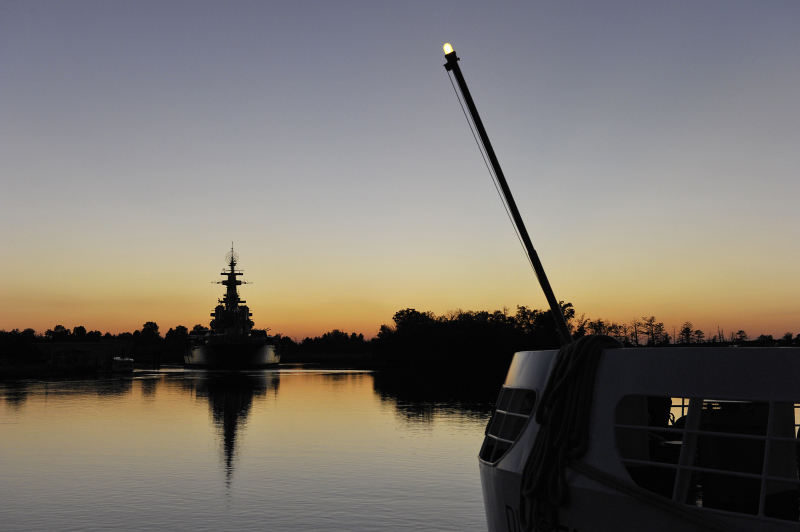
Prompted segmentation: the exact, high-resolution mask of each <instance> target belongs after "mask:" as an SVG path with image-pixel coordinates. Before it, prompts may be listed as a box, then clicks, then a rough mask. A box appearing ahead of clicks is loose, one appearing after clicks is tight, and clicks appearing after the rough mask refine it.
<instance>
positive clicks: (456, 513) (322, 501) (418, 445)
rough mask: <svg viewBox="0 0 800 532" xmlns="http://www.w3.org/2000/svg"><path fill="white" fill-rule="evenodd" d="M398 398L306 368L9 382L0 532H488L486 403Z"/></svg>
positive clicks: (364, 376) (359, 377) (362, 376)
mask: <svg viewBox="0 0 800 532" xmlns="http://www.w3.org/2000/svg"><path fill="white" fill-rule="evenodd" d="M404 389H408V390H414V383H413V382H406V383H397V382H391V381H389V382H387V381H385V377H381V376H380V375H374V374H372V373H369V372H354V371H331V370H324V371H314V370H309V369H281V370H275V371H264V372H253V373H249V374H246V375H243V374H214V373H205V372H189V371H182V370H176V371H162V372H138V371H137V372H136V373H134V375H133V377H132V378H131V377H128V378H124V379H108V380H79V381H70V382H49V383H45V382H11V383H8V382H7V383H0V528H2V530H4V531H6V532H11V531H45V530H47V531H50V530H59V531H66V530H81V531H84V530H103V531H106V530H112V529H124V530H131V531H138V530H142V531H144V530H148V531H149V530H191V531H203V530H213V531H246V530H259V531H263V530H275V531H312V530H321V531H326V532H327V531H338V530H341V531H373V530H374V531H402V530H425V531H428V530H451V531H462V530H475V531H479V530H485V529H486V523H485V518H484V512H483V502H482V498H481V491H480V480H479V478H478V465H477V458H476V456H477V453H478V450H479V448H480V444H481V440H482V438H483V430H484V427H485V424H486V421H487V420H488V416H489V410H488V405H486V404H472V405H464V404H457V403H448V402H428V401H426V400H424V398H422V399H420V398H418V397H416V395H414V394H410V395H406V394H404V393H403V392H402V390H404ZM398 390H399V391H398ZM417 395H418V394H417ZM410 396H414V397H415V398H414V400H409V399H407V398H406V397H410Z"/></svg>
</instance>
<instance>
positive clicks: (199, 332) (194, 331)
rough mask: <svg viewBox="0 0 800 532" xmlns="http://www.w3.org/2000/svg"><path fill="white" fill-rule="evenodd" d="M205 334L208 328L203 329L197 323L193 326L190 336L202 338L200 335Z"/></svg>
mask: <svg viewBox="0 0 800 532" xmlns="http://www.w3.org/2000/svg"><path fill="white" fill-rule="evenodd" d="M207 332H208V327H203V326H202V325H200V324H199V323H198V324H197V325H195V326H194V327H192V332H191V334H192V335H194V336H202V335H204V334H205V333H207Z"/></svg>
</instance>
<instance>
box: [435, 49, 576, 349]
mask: <svg viewBox="0 0 800 532" xmlns="http://www.w3.org/2000/svg"><path fill="white" fill-rule="evenodd" d="M444 53H445V55H444V57H445V59H447V63H445V65H444V68H445V70H447V71H448V72H452V73H453V77H455V78H456V83H457V84H458V88H459V90H460V91H461V98H462V99H463V101H464V103H465V104H466V106H467V109H468V110H469V115H470V116H469V118H471V119H472V124H474V125H475V129H476V130H477V133H478V136H479V137H480V142H479V146H480V145H482V146H483V151H484V152H485V153H486V157H488V159H489V164H491V171H492V172H493V173H494V177H495V179H496V181H497V184H498V185H499V187H500V189H501V190H502V197H503V200H504V201H505V204H506V206H507V208H508V212H509V215H510V216H511V218H512V221H513V222H514V226H515V227H516V230H517V234H518V235H519V238H520V241H521V242H522V245H523V247H524V248H525V252H526V253H527V255H528V259H529V260H530V263H531V266H532V267H533V271H534V272H535V273H536V278H537V279H538V280H539V284H540V285H541V287H542V291H543V292H544V296H545V298H547V302H548V304H549V305H550V313H551V314H552V315H553V318H554V319H555V322H556V326H557V327H558V332H559V334H560V335H561V340H562V342H563V343H565V344H569V343H571V342H572V335H571V334H570V332H569V326H568V325H567V320H566V319H565V318H564V312H563V311H562V309H561V305H559V303H558V300H557V299H556V296H555V294H554V293H553V289H552V287H551V286H550V281H548V280H547V274H546V273H545V272H544V267H543V266H542V262H541V261H540V260H539V255H538V254H537V253H536V250H535V249H533V244H532V243H531V238H530V237H529V236H528V230H527V229H525V223H524V222H523V221H522V216H520V214H519V209H517V204H516V202H515V201H514V196H512V195H511V189H510V188H508V183H507V182H506V178H505V175H503V170H502V168H500V161H498V160H497V155H495V153H494V148H492V143H491V142H490V141H489V135H487V134H486V129H485V128H484V127H483V122H482V121H481V117H480V115H479V114H478V108H477V107H475V102H473V101H472V96H471V95H470V93H469V88H468V87H467V82H466V81H465V80H464V75H463V74H462V73H461V68H460V67H459V66H458V61H459V58H458V56H457V55H456V52H455V50H453V47H452V46H450V43H447V44H445V45H444ZM454 87H455V86H454ZM456 94H458V91H457V92H456ZM465 114H466V113H465ZM476 140H477V139H476Z"/></svg>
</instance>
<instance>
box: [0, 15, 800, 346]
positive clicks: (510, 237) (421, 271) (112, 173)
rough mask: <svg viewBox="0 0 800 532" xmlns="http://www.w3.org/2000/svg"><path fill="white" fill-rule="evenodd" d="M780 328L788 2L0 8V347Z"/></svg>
mask: <svg viewBox="0 0 800 532" xmlns="http://www.w3.org/2000/svg"><path fill="white" fill-rule="evenodd" d="M445 42H450V43H452V44H453V46H454V48H455V49H456V51H457V53H458V55H459V56H460V57H461V63H460V64H461V68H462V70H463V72H464V76H465V77H466V80H467V82H468V83H469V86H470V89H471V91H472V95H473V97H474V98H475V102H476V104H477V106H478V109H479V110H480V112H481V116H482V118H483V121H484V124H485V126H486V128H487V130H488V133H489V135H490V137H491V140H492V142H493V144H494V147H495V150H496V152H497V154H498V157H499V159H500V162H501V164H502V165H503V169H504V171H505V174H506V177H507V178H508V181H509V185H510V187H511V190H512V191H513V192H514V195H515V198H516V201H517V204H518V206H519V208H520V211H521V213H522V216H523V218H524V219H525V221H526V224H527V225H528V229H529V231H530V233H531V238H532V240H533V243H534V246H535V247H536V249H537V251H538V252H539V256H540V258H541V260H542V262H543V264H544V267H545V269H546V271H547V273H548V276H549V277H550V281H551V284H552V286H553V288H554V290H555V293H556V296H557V297H558V298H559V299H562V300H565V301H570V302H572V303H573V304H574V305H575V307H576V309H577V312H578V314H582V313H585V314H586V315H587V316H588V317H590V318H598V317H602V318H604V319H609V320H614V321H619V322H629V321H630V320H631V319H632V318H634V317H642V316H645V315H647V316H650V315H654V316H656V318H657V319H658V320H659V321H663V322H664V323H665V325H667V328H668V330H669V332H670V333H672V327H673V326H674V327H680V325H681V324H682V323H683V322H684V321H687V320H688V321H691V322H692V323H693V324H694V326H695V328H700V329H703V330H704V331H705V332H706V334H707V335H708V336H710V335H711V334H714V333H716V328H717V326H720V327H722V328H723V329H724V330H725V331H726V333H728V332H730V331H734V330H736V329H745V330H746V331H747V332H748V333H749V334H751V336H754V335H758V334H773V335H782V334H783V333H785V332H788V331H791V332H793V333H794V334H797V333H800V278H799V276H798V269H799V268H798V267H799V266H800V238H799V235H798V228H799V227H800V208H798V206H799V203H800V90H799V88H800V3H798V2H797V1H786V2H735V1H725V2H722V1H715V2H698V1H694V0H692V1H671V2H615V1H610V2H573V1H562V0H560V1H554V0H551V1H526V2H454V1H450V2H444V1H442V2H428V1H424V2H412V1H406V2H368V1H363V2H351V1H339V2H304V1H292V2H288V1H287V2H255V1H253V2H245V1H241V2H204V1H191V2H190V1H171V2H162V1H158V2H155V1H154V2H146V1H140V2H107V1H97V2H89V1H86V2H83V1H81V2H77V1H76V2H72V1H63V2H36V1H24V0H23V1H13V2H12V1H0V248H1V249H2V253H0V273H2V275H0V329H6V330H10V329H12V328H26V327H32V328H34V329H36V330H37V331H38V332H40V333H41V332H44V330H46V329H48V328H52V327H53V326H55V325H56V324H63V325H65V326H66V327H69V328H72V327H74V326H76V325H83V326H85V327H86V328H87V329H90V330H91V329H99V330H101V331H103V332H105V331H110V332H112V333H117V332H122V331H133V330H135V329H137V328H141V326H142V324H143V323H144V322H145V321H155V322H157V323H158V325H159V326H160V328H161V331H162V333H163V332H165V331H166V330H167V329H168V328H170V327H174V326H176V325H178V324H182V325H186V326H188V327H191V326H193V325H194V324H196V323H202V324H204V325H207V324H208V320H209V319H210V318H209V313H210V312H211V310H212V308H213V307H214V305H215V304H216V298H217V297H221V295H222V287H221V286H219V285H214V284H211V282H212V281H216V280H219V279H221V277H220V276H219V272H220V271H221V269H222V268H223V267H224V266H225V264H224V257H225V254H226V253H227V252H228V250H229V249H230V246H231V241H233V242H234V246H235V248H236V251H237V252H238V253H239V255H240V258H241V262H240V266H241V268H242V269H243V270H244V272H245V276H244V278H245V280H248V281H251V282H252V283H253V284H252V285H248V286H244V287H243V288H242V290H241V293H242V296H243V297H244V299H246V300H247V302H248V304H249V305H250V307H251V309H252V311H253V314H254V320H255V322H256V326H257V327H270V328H271V330H272V332H275V333H283V334H284V335H289V336H292V337H295V338H297V339H302V338H303V337H305V336H309V335H311V336H313V335H319V334H321V333H323V332H326V331H329V330H331V329H334V328H338V329H341V330H345V331H347V332H360V333H364V335H365V336H367V337H370V336H373V335H374V334H375V333H376V332H377V330H378V328H379V326H380V325H381V324H383V323H390V322H391V318H392V315H393V314H394V313H395V312H396V311H397V310H400V309H404V308H407V307H411V308H416V309H417V310H431V311H433V312H435V313H437V314H441V313H444V312H446V311H449V310H456V309H462V310H495V309H502V308H503V307H508V308H509V309H510V311H511V312H513V311H514V309H515V306H516V305H527V306H529V307H533V308H545V307H546V301H545V299H544V296H543V295H542V294H541V291H540V289H539V287H538V284H537V282H536V279H535V277H534V275H533V273H532V272H531V270H530V267H529V265H528V262H527V260H526V258H525V255H524V252H523V250H522V248H521V246H520V244H519V242H518V241H517V239H516V236H515V234H514V231H513V229H512V227H511V224H510V222H509V220H508V218H507V216H506V214H505V212H504V210H503V207H502V204H501V202H500V200H499V198H498V196H497V193H496V192H495V189H494V186H493V184H492V181H491V179H490V177H489V175H488V173H487V171H486V168H485V167H484V164H483V161H482V160H481V158H480V155H479V152H478V149H477V147H476V145H475V142H474V140H473V138H472V136H471V134H470V131H469V128H468V126H467V123H466V121H465V119H464V116H463V114H462V112H461V109H460V108H459V105H458V103H457V100H456V97H455V94H454V92H453V89H452V87H451V85H450V82H449V81H448V78H447V73H446V72H445V70H444V68H443V67H442V65H443V64H444V56H443V51H442V45H443V44H444V43H445Z"/></svg>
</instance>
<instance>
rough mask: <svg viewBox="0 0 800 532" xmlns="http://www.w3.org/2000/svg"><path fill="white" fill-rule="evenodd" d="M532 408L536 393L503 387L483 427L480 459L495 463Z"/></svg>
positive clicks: (503, 453) (520, 431)
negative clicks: (483, 434)
mask: <svg viewBox="0 0 800 532" xmlns="http://www.w3.org/2000/svg"><path fill="white" fill-rule="evenodd" d="M535 406H536V392H535V391H534V390H530V389H528V388H512V387H510V386H503V388H502V389H501V390H500V397H498V398H497V405H496V406H495V410H494V412H493V413H492V417H491V419H489V423H488V424H487V425H486V437H485V438H484V440H483V446H482V447H481V452H480V454H479V456H480V458H481V460H484V461H486V462H491V463H494V462H497V461H498V460H500V459H501V458H502V457H503V456H504V455H505V454H506V452H508V450H509V449H510V448H511V445H512V444H513V443H514V442H515V441H517V438H519V435H520V434H522V430H523V429H524V428H525V425H527V423H528V420H529V419H530V417H531V415H532V414H533V410H534V407H535Z"/></svg>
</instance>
